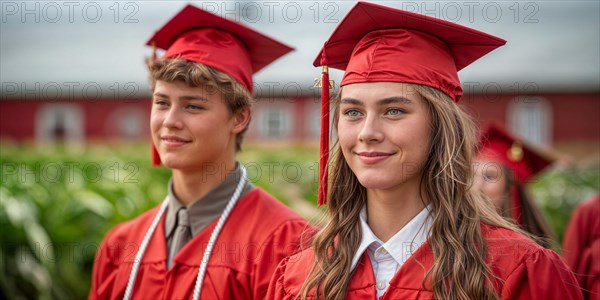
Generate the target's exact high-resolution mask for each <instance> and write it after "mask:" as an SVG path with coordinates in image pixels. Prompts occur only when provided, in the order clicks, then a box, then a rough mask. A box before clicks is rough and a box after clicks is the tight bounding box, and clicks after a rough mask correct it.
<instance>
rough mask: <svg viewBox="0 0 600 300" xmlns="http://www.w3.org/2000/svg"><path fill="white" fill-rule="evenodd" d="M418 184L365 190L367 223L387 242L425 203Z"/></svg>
mask: <svg viewBox="0 0 600 300" xmlns="http://www.w3.org/2000/svg"><path fill="white" fill-rule="evenodd" d="M427 203H428V202H427V201H426V199H423V198H422V197H421V195H420V193H419V184H418V183H417V184H403V185H401V186H399V187H396V188H394V189H393V190H372V189H370V190H367V220H368V221H367V223H368V224H369V227H370V228H371V230H372V231H373V233H374V234H375V235H376V236H377V237H378V238H379V239H380V240H382V241H383V242H387V241H388V240H389V239H390V238H391V237H392V236H394V234H396V233H397V232H398V231H400V230H401V229H402V228H404V226H405V225H406V224H408V222H410V220H412V218H414V217H415V216H416V215H417V214H418V213H419V212H421V211H422V210H423V208H425V206H426V205H427Z"/></svg>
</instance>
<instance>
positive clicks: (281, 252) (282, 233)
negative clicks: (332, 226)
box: [253, 220, 312, 299]
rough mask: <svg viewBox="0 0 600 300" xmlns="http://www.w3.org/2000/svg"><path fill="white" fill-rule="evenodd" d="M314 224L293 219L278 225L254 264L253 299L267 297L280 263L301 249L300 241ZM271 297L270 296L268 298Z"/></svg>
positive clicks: (307, 234)
mask: <svg viewBox="0 0 600 300" xmlns="http://www.w3.org/2000/svg"><path fill="white" fill-rule="evenodd" d="M311 232H312V226H311V225H309V224H308V223H307V222H306V221H304V220H291V221H288V222H286V223H284V224H282V225H280V226H278V227H277V228H276V229H275V231H274V232H272V233H271V234H270V237H269V239H268V240H267V241H266V242H265V243H264V245H262V247H261V248H262V249H261V253H260V256H258V257H257V259H256V260H255V264H254V274H253V280H254V283H253V286H254V291H253V299H265V295H266V294H267V289H268V288H269V281H270V280H271V278H272V277H273V273H274V272H275V271H276V269H278V268H277V266H278V265H279V263H280V262H281V261H282V260H283V259H284V258H286V257H288V256H290V255H293V254H295V253H296V252H298V251H299V250H300V242H301V241H302V240H303V239H307V238H308V237H309V236H310V234H311ZM267 299H269V298H267Z"/></svg>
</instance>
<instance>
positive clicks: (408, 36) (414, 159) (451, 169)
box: [267, 2, 581, 300]
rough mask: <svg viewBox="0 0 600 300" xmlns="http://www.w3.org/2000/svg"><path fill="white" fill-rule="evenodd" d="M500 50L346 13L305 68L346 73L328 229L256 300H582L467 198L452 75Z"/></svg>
mask: <svg viewBox="0 0 600 300" xmlns="http://www.w3.org/2000/svg"><path fill="white" fill-rule="evenodd" d="M502 44H504V41H503V40H501V39H499V38H496V37H493V36H490V35H487V34H485V33H481V32H478V31H475V30H472V29H469V28H466V27H463V26H458V25H455V24H452V23H449V22H444V21H442V20H439V19H434V18H429V17H425V16H422V15H418V14H414V13H408V12H404V11H400V10H395V9H391V8H388V7H384V6H380V5H375V4H369V3H365V2H359V3H358V4H356V5H355V6H354V8H353V9H352V10H351V11H350V12H349V13H348V15H347V16H346V17H345V18H344V19H343V20H342V21H341V22H340V24H339V25H338V27H337V28H336V30H335V31H334V33H332V35H331V37H330V39H329V40H328V41H326V42H325V45H324V47H323V49H322V50H321V52H320V54H319V56H318V57H317V60H316V61H315V64H316V65H327V66H330V67H335V68H339V69H345V73H344V78H343V79H342V82H341V84H340V86H341V91H340V95H339V97H338V98H336V99H335V101H334V108H333V109H334V115H333V127H334V128H335V129H336V132H337V142H336V143H335V145H334V147H333V154H332V158H331V162H330V164H331V165H330V172H324V174H328V173H329V176H330V178H329V179H327V180H328V181H329V180H330V182H329V193H328V194H327V195H328V197H327V198H326V199H327V204H328V207H327V216H328V222H327V223H326V225H325V227H324V228H323V229H322V230H321V231H320V232H319V233H318V234H317V235H316V237H315V240H314V242H313V245H312V247H310V248H307V249H305V250H304V251H303V252H301V253H299V254H296V255H293V256H291V257H289V258H286V259H285V260H284V261H282V262H281V263H280V265H279V267H278V269H277V271H276V273H275V274H274V277H273V279H272V280H271V285H270V287H269V293H268V294H267V298H268V299H336V300H337V299H431V298H436V299H579V298H581V293H580V291H579V289H578V286H577V282H576V280H575V278H574V277H573V274H572V273H571V272H570V270H569V269H568V267H567V266H566V265H565V264H564V263H563V262H562V261H561V259H560V257H559V256H558V255H557V254H556V253H554V252H552V251H550V250H547V249H545V248H543V247H540V246H539V245H537V244H536V243H535V242H533V241H532V240H531V239H529V238H528V237H526V236H524V235H523V234H521V233H520V231H519V229H518V228H516V227H515V226H514V225H512V224H511V223H509V222H508V221H505V220H504V219H503V218H501V217H500V216H499V215H498V214H497V213H496V212H495V211H494V208H493V207H492V205H491V204H490V203H489V202H486V201H483V200H482V199H480V198H479V197H478V196H477V195H478V194H477V193H476V192H475V191H474V190H473V189H472V180H473V170H472V161H473V155H474V148H475V145H476V143H477V137H476V132H475V128H474V126H473V123H472V122H471V121H470V120H469V118H468V116H467V115H466V114H465V113H464V112H463V111H461V109H460V108H459V107H458V106H457V104H456V101H458V99H459V98H460V96H461V92H462V90H461V87H460V82H459V81H458V76H457V71H458V70H460V69H461V68H462V67H464V66H466V65H468V64H469V63H471V62H472V61H474V60H476V59H477V58H479V57H480V56H482V55H484V54H485V53H487V52H489V51H491V50H492V49H494V48H496V47H498V46H500V45H502ZM324 77H325V78H324V79H323V80H322V83H323V84H324V85H325V88H324V91H325V93H324V94H325V97H324V99H323V100H324V103H323V107H324V108H325V110H324V112H328V111H329V110H328V109H327V103H329V99H328V97H327V93H326V88H327V87H326V85H327V84H328V76H324ZM327 118H328V116H327V115H325V119H327ZM324 124H325V128H324V130H323V131H324V133H325V134H328V132H327V130H326V129H327V128H326V126H327V124H326V123H324ZM326 140H327V138H325V141H326ZM322 150H324V152H323V154H324V158H326V157H327V153H328V150H329V148H328V147H327V146H326V145H325V146H324V147H323V148H322ZM324 166H327V164H324ZM320 179H322V180H326V178H325V176H323V177H321V178H320ZM325 183H327V181H326V182H325ZM323 187H325V186H323ZM323 200H324V199H323Z"/></svg>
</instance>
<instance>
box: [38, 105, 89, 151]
mask: <svg viewBox="0 0 600 300" xmlns="http://www.w3.org/2000/svg"><path fill="white" fill-rule="evenodd" d="M84 126H85V125H84V122H83V112H82V110H81V108H80V107H79V105H76V104H58V103H53V104H46V105H44V106H42V107H40V109H39V110H38V111H37V114H36V120H35V137H36V140H37V141H38V142H41V143H43V144H59V143H63V142H68V143H71V144H72V143H82V142H83V141H84V138H85V128H84Z"/></svg>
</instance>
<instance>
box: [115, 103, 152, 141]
mask: <svg viewBox="0 0 600 300" xmlns="http://www.w3.org/2000/svg"><path fill="white" fill-rule="evenodd" d="M144 114H145V112H144V111H143V110H142V109H140V108H138V107H131V106H130V107H128V106H126V107H121V108H119V109H117V110H115V111H114V112H112V113H111V114H110V116H109V117H108V119H107V120H106V131H107V133H108V135H109V136H116V137H119V138H122V139H138V138H141V137H143V135H144V134H145V132H144V128H145V127H144V126H146V124H145V123H144V121H145V119H144Z"/></svg>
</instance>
